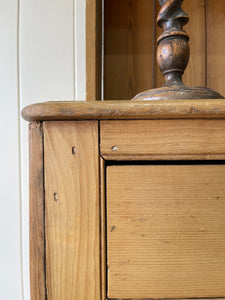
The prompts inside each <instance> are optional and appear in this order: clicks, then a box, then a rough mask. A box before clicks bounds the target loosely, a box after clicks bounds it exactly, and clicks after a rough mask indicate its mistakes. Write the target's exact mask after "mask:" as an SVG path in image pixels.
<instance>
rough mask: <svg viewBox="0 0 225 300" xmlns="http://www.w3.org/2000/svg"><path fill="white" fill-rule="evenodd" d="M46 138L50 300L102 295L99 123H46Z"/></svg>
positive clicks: (96, 297) (47, 242)
mask: <svg viewBox="0 0 225 300" xmlns="http://www.w3.org/2000/svg"><path fill="white" fill-rule="evenodd" d="M44 137H45V143H44V151H45V193H46V198H45V199H46V204H45V205H46V215H45V216H46V223H45V224H46V225H45V226H46V273H47V275H46V277H47V279H46V280H47V290H48V299H49V300H59V299H60V300H61V299H64V300H71V299H74V300H76V299H77V300H78V299H92V300H99V299H100V255H99V253H100V252H99V251H100V223H99V210H100V207H99V159H98V123H97V121H77V122H76V121H75V122H74V121H71V122H70V121H67V122H44ZM73 147H75V148H73Z"/></svg>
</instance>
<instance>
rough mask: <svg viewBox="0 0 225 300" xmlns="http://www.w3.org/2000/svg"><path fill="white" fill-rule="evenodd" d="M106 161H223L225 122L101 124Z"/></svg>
mask: <svg viewBox="0 0 225 300" xmlns="http://www.w3.org/2000/svg"><path fill="white" fill-rule="evenodd" d="M100 128H101V154H102V156H103V157H104V158H106V159H113V160H114V159H115V160H116V159H118V160H121V159H122V160H124V159H132V160H143V159H148V160H149V159H169V160H171V159H182V158H183V159H189V158H190V159H225V120H122V121H101V127H100Z"/></svg>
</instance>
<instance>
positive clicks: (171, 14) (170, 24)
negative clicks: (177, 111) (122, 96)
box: [132, 0, 223, 101]
mask: <svg viewBox="0 0 225 300" xmlns="http://www.w3.org/2000/svg"><path fill="white" fill-rule="evenodd" d="M159 3H160V6H161V10H160V12H159V15H158V18H157V24H158V26H160V27H161V28H163V33H162V34H161V35H160V36H159V38H158V40H157V44H158V48H157V62H158V65H159V68H160V71H161V72H162V74H163V76H164V79H165V83H164V85H163V87H161V88H157V89H152V90H148V91H144V92H142V93H140V94H138V95H137V96H135V97H134V98H133V99H132V100H135V101H140V100H167V99H221V98H223V96H221V95H220V94H218V93H217V92H215V91H213V90H211V89H208V88H206V87H187V86H185V85H184V84H183V82H182V76H183V73H184V70H185V69H186V67H187V64H188V61H189V44H188V41H189V36H188V34H187V33H186V32H185V31H184V30H183V26H184V25H186V24H187V23H188V21H189V17H188V15H187V14H186V13H185V12H184V11H183V9H182V8H181V5H182V3H183V0H159Z"/></svg>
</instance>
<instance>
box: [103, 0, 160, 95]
mask: <svg viewBox="0 0 225 300" xmlns="http://www.w3.org/2000/svg"><path fill="white" fill-rule="evenodd" d="M104 11H105V38H104V48H105V56H104V99H106V100H109V99H110V100H112V99H115V100H116V99H131V98H133V97H134V96H135V95H136V94H138V93H139V92H141V91H143V90H146V89H149V88H152V87H153V82H152V75H153V70H152V68H153V59H154V58H153V34H152V32H153V1H149V0H123V1H121V0H107V1H105V10H104Z"/></svg>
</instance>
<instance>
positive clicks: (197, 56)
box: [183, 0, 206, 86]
mask: <svg viewBox="0 0 225 300" xmlns="http://www.w3.org/2000/svg"><path fill="white" fill-rule="evenodd" d="M183 9H184V10H185V12H187V14H188V15H189V18H190V19H189V23H188V24H187V25H186V26H185V27H184V30H185V31H186V32H187V33H188V35H189V36H190V41H189V45H190V60H189V63H188V66H187V69H186V71H185V72H184V76H183V81H184V84H186V85H187V86H205V84H206V40H205V35H206V33H205V31H206V28H205V23H206V18H205V16H206V0H189V1H184V3H183Z"/></svg>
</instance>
